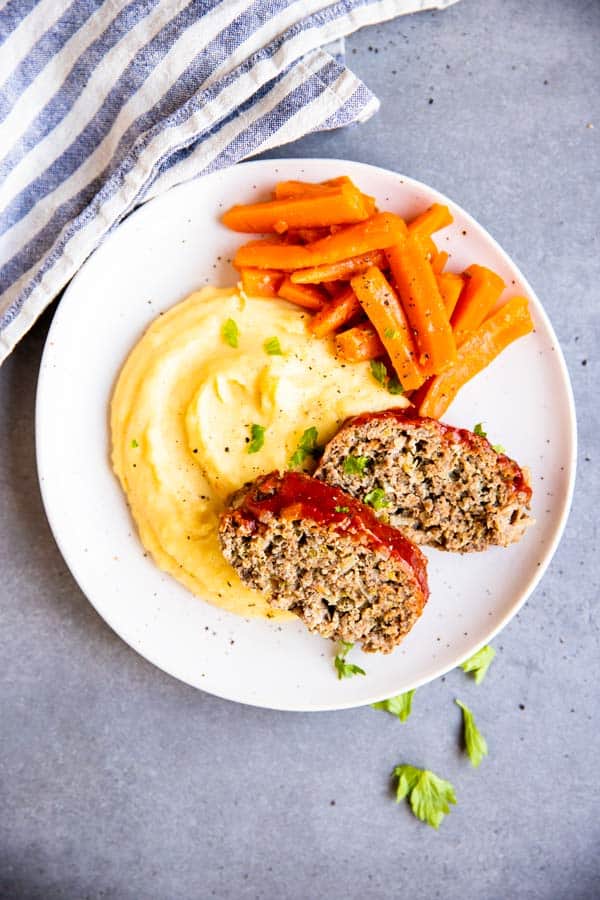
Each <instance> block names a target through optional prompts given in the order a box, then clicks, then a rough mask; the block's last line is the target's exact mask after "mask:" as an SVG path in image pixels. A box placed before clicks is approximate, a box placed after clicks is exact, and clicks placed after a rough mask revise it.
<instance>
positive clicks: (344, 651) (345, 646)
mask: <svg viewBox="0 0 600 900" xmlns="http://www.w3.org/2000/svg"><path fill="white" fill-rule="evenodd" d="M353 647H354V644H351V643H350V642H349V641H340V642H339V644H338V652H337V655H336V657H335V659H334V661H333V664H334V666H335V671H336V672H337V677H338V678H339V679H340V680H341V679H342V678H352V677H353V676H354V675H366V674H367V673H366V672H365V670H364V669H361V667H360V666H355V665H354V663H347V662H346V656H347V655H348V653H349V652H350V650H352V648H353Z"/></svg>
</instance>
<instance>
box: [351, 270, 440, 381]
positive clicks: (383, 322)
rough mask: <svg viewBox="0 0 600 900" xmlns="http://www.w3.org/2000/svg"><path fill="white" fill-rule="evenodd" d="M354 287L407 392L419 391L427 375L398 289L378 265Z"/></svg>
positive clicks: (355, 280) (360, 278) (360, 277)
mask: <svg viewBox="0 0 600 900" xmlns="http://www.w3.org/2000/svg"><path fill="white" fill-rule="evenodd" d="M350 284H351V285H352V287H353V289H354V291H355V293H356V296H357V297H358V299H359V300H360V303H361V306H362V308H363V309H364V311H365V312H366V314H367V316H368V318H369V320H370V322H371V324H372V325H373V326H374V328H375V330H376V331H377V334H378V335H379V339H380V341H381V343H382V344H383V346H384V347H385V349H386V350H387V353H388V355H389V357H390V359H391V361H392V365H393V367H394V369H395V370H396V374H397V376H398V380H399V381H400V384H401V385H402V387H403V389H404V390H405V391H412V390H415V389H416V388H418V387H419V385H421V384H423V381H424V380H425V376H424V375H423V373H422V372H421V370H420V368H419V365H418V363H417V352H416V347H415V345H414V343H413V339H412V335H411V333H410V328H409V326H408V322H407V320H406V316H405V314H404V310H403V309H402V306H401V305H400V301H399V299H398V297H397V295H396V293H395V291H394V289H393V288H392V286H391V285H390V284H389V282H388V281H387V279H386V277H385V275H384V274H383V272H382V271H381V270H380V269H378V268H376V266H371V268H370V269H367V271H366V272H364V273H363V274H362V275H355V276H354V278H353V279H352V281H351V282H350Z"/></svg>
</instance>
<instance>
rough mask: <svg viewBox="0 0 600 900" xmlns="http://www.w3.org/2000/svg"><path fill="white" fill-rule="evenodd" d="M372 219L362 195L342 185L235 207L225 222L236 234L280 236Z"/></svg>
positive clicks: (226, 216)
mask: <svg viewBox="0 0 600 900" xmlns="http://www.w3.org/2000/svg"><path fill="white" fill-rule="evenodd" d="M368 216H369V211H368V210H367V209H365V204H364V203H363V200H362V196H361V194H360V193H359V192H358V191H357V190H356V189H355V188H354V187H349V186H348V185H342V186H341V187H339V188H330V189H328V190H326V191H323V193H321V194H315V195H306V196H300V197H294V198H290V199H284V200H267V202H266V203H248V204H245V205H242V206H232V207H231V209H228V210H227V212H226V213H224V215H223V216H222V217H221V221H222V222H223V224H224V225H226V226H227V227H228V228H231V229H233V231H249V232H254V233H256V232H268V231H276V232H277V233H280V232H283V231H287V229H288V228H315V227H318V226H319V225H347V224H353V223H355V222H363V221H364V220H365V219H367V218H368Z"/></svg>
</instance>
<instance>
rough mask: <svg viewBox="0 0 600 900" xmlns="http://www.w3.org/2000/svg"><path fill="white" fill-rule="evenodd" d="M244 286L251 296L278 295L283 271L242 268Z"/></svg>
mask: <svg viewBox="0 0 600 900" xmlns="http://www.w3.org/2000/svg"><path fill="white" fill-rule="evenodd" d="M240 274H241V276H242V287H243V289H244V291H245V293H246V294H248V296H250V297H276V296H277V293H278V291H279V288H280V286H281V282H282V281H283V272H277V271H276V270H275V269H250V268H246V269H242V270H241V272H240Z"/></svg>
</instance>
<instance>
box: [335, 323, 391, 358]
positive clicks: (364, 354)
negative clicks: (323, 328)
mask: <svg viewBox="0 0 600 900" xmlns="http://www.w3.org/2000/svg"><path fill="white" fill-rule="evenodd" d="M335 347H336V351H337V354H338V356H340V357H341V358H342V359H345V360H346V362H364V361H365V360H368V359H377V357H378V356H383V355H384V353H385V347H384V346H383V344H382V343H381V341H380V340H379V335H378V334H377V332H376V331H375V329H374V328H373V326H372V325H371V323H370V322H367V323H365V324H364V325H356V326H355V327H354V328H349V329H348V330H347V331H340V333H339V334H337V335H336V337H335Z"/></svg>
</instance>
